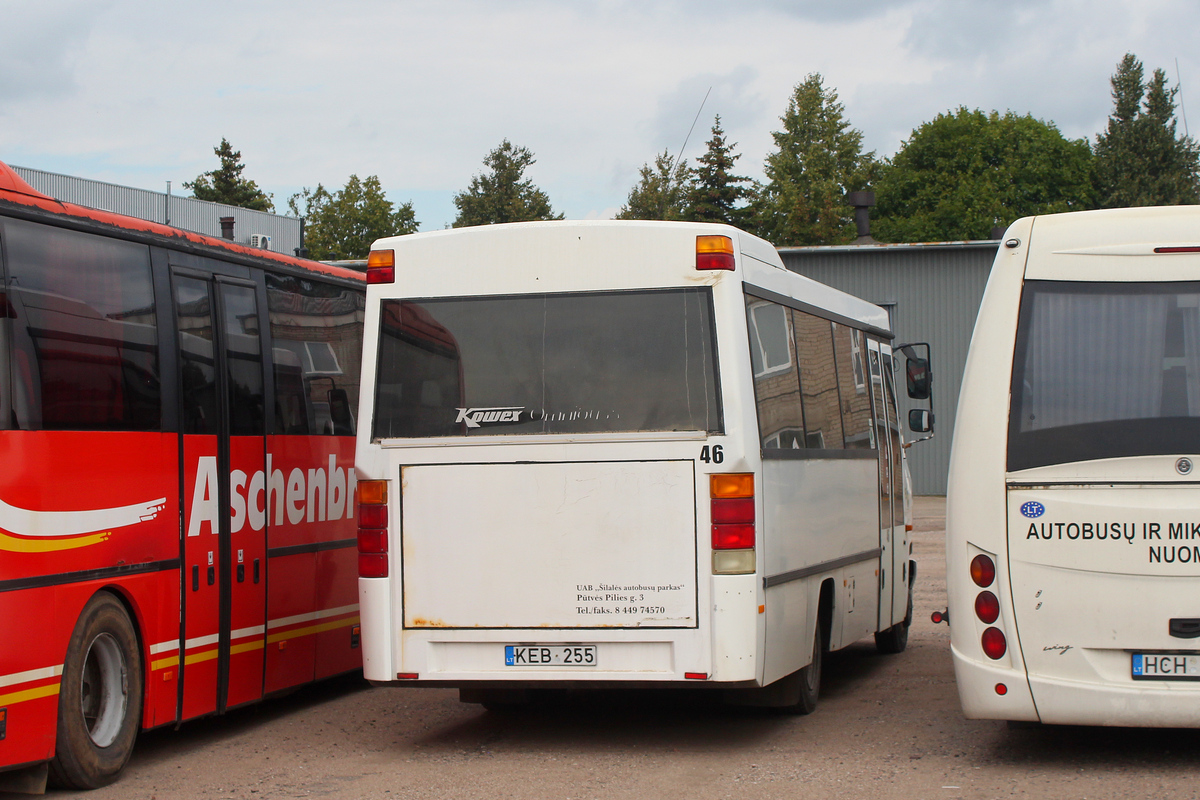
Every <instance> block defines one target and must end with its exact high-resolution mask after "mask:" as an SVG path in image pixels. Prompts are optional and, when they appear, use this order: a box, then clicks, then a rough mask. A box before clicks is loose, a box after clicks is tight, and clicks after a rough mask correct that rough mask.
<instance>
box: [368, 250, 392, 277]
mask: <svg viewBox="0 0 1200 800" xmlns="http://www.w3.org/2000/svg"><path fill="white" fill-rule="evenodd" d="M395 282H396V251H395V250H372V251H371V252H370V253H369V254H368V255H367V283H395Z"/></svg>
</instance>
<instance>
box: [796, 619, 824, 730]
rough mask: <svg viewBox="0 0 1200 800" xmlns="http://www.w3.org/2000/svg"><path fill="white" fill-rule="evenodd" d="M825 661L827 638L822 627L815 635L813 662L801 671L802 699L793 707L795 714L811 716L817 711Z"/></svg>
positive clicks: (818, 627)
mask: <svg viewBox="0 0 1200 800" xmlns="http://www.w3.org/2000/svg"><path fill="white" fill-rule="evenodd" d="M824 661H825V638H824V637H823V636H822V635H821V626H820V625H818V626H817V631H816V633H815V634H814V635H813V654H812V662H811V663H809V665H808V666H807V667H804V668H803V669H801V670H800V699H799V700H797V701H796V705H795V706H793V707H792V709H791V710H792V712H793V713H795V714H811V713H812V712H814V711H816V709H817V697H818V696H819V695H820V694H821V665H822V663H823V662H824Z"/></svg>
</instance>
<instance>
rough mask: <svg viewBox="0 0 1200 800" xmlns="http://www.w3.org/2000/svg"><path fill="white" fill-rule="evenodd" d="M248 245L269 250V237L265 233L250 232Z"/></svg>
mask: <svg viewBox="0 0 1200 800" xmlns="http://www.w3.org/2000/svg"><path fill="white" fill-rule="evenodd" d="M250 246H251V247H257V248H259V249H260V250H270V249H271V237H270V236H267V235H266V234H265V233H252V234H250Z"/></svg>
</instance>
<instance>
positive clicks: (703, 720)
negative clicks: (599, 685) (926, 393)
mask: <svg viewBox="0 0 1200 800" xmlns="http://www.w3.org/2000/svg"><path fill="white" fill-rule="evenodd" d="M914 515H915V520H914V521H915V523H916V526H915V527H916V531H915V554H916V557H917V559H918V561H919V563H920V567H919V573H918V583H917V591H916V613H915V620H914V624H913V628H912V631H911V634H910V637H909V645H908V649H907V650H906V651H905V652H904V653H902V654H900V655H898V656H880V655H877V654H876V653H875V648H874V644H873V643H872V642H870V641H869V640H866V641H863V642H860V643H858V644H856V645H853V646H851V647H850V648H848V649H846V650H844V651H841V652H839V653H835V654H832V655H831V656H830V657H829V660H828V661H827V662H826V671H825V679H824V680H825V683H824V686H823V688H822V695H821V701H820V706H819V707H818V709H817V711H816V712H815V713H814V714H813V715H811V716H809V717H788V716H780V715H777V714H774V713H771V712H767V711H762V710H754V709H730V708H725V707H722V706H721V705H719V704H718V703H717V702H715V698H714V697H713V696H712V695H711V694H708V693H704V692H688V693H684V692H637V693H631V692H625V693H588V694H581V695H580V696H578V697H571V698H569V699H568V700H567V701H565V702H563V703H559V704H556V705H553V706H541V707H534V708H531V709H527V710H524V711H522V712H519V713H512V714H496V713H491V712H487V711H484V710H483V709H482V708H480V707H479V706H473V705H465V704H462V703H459V702H458V695H457V693H456V692H454V691H451V690H443V689H372V688H369V687H367V686H366V685H365V684H364V683H363V682H362V681H361V680H350V679H342V680H338V681H334V682H330V683H326V684H323V685H320V686H316V687H311V688H309V689H306V690H304V691H301V692H297V693H295V694H293V695H291V696H289V697H285V698H281V699H276V700H272V701H269V702H267V703H264V704H262V705H260V706H258V707H254V708H250V709H245V710H241V711H238V712H235V713H232V714H230V715H228V716H226V717H224V718H222V719H214V720H202V721H199V722H195V723H189V724H187V725H184V726H183V728H182V729H181V730H179V731H173V730H165V731H152V732H150V733H147V734H145V735H143V736H142V737H141V739H140V740H139V742H138V745H137V749H136V751H135V753H134V756H133V759H132V761H131V763H130V764H129V766H128V768H127V769H126V772H125V775H124V776H123V778H122V779H121V780H120V781H119V782H118V783H117V784H115V785H114V786H110V787H107V788H105V789H101V790H98V791H95V792H91V793H88V794H87V795H86V796H87V797H88V798H93V799H94V800H107V799H108V798H155V800H173V799H174V798H230V797H232V798H276V797H280V798H284V797H370V798H389V799H392V798H395V799H399V798H429V799H430V800H434V799H436V800H448V799H449V798H454V799H456V800H457V799H458V798H485V799H486V800H501V798H542V797H544V798H555V799H556V800H558V799H566V798H581V799H583V800H587V799H589V798H681V799H683V798H686V799H687V800H701V799H704V798H748V799H753V798H779V797H787V798H809V797H811V798H822V799H824V798H837V797H849V798H865V797H869V798H873V800H888V799H890V798H904V799H905V800H909V799H910V798H946V800H950V799H951V798H993V797H1028V798H1046V799H1047V800H1052V799H1054V798H1099V797H1122V798H1123V797H1130V796H1133V797H1149V796H1154V797H1161V798H1168V797H1169V798H1174V797H1192V796H1196V795H1197V794H1200V789H1198V788H1197V787H1198V786H1200V757H1198V756H1197V753H1198V752H1200V732H1195V731H1177V730H1168V731H1147V730H1140V729H1139V730H1130V729H1099V728H1032V729H1009V728H1008V726H1006V725H1005V724H1004V723H1003V722H995V721H969V720H965V719H963V717H962V713H961V711H960V709H959V705H958V695H957V692H956V690H955V686H954V674H953V670H952V667H951V663H950V653H949V638H950V637H949V630H948V629H947V628H946V626H944V625H934V624H933V623H932V622H930V620H929V614H930V612H932V611H934V610H936V609H942V608H945V603H946V591H945V567H944V562H943V556H942V542H943V536H944V531H943V528H944V518H945V513H944V502H943V500H942V499H941V498H918V499H917V502H916V504H915V510H914ZM51 796H55V797H68V796H72V793H65V792H59V793H51ZM13 797H16V796H13Z"/></svg>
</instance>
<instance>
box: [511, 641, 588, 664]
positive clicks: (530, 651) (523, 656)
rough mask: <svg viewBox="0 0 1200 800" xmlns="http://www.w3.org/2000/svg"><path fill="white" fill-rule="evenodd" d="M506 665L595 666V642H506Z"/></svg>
mask: <svg viewBox="0 0 1200 800" xmlns="http://www.w3.org/2000/svg"><path fill="white" fill-rule="evenodd" d="M504 666H506V667H594V666H596V645H594V644H506V645H504Z"/></svg>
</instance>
